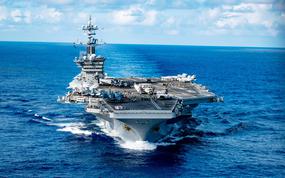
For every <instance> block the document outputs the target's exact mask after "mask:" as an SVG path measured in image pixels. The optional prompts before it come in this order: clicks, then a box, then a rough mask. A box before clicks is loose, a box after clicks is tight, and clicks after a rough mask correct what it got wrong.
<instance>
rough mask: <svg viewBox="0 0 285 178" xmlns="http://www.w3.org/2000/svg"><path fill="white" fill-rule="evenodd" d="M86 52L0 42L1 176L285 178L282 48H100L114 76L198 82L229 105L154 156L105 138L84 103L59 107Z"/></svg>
mask: <svg viewBox="0 0 285 178" xmlns="http://www.w3.org/2000/svg"><path fill="white" fill-rule="evenodd" d="M81 50H82V48H80V47H77V48H75V47H74V46H73V45H72V44H69V43H36V42H35V43H32V42H0V71H1V74H0V119H1V124H0V177H221V176H224V177H261V176H262V177H263V176H264V177H284V175H285V70H284V69H285V49H284V48H253V47H203V46H164V45H119V44H107V45H101V46H98V49H97V52H98V54H100V55H103V56H105V57H106V58H107V60H106V67H105V71H106V72H107V73H108V75H110V76H116V77H126V76H147V77H150V76H161V75H176V74H181V73H188V74H195V75H196V77H197V83H201V84H203V85H206V86H207V87H208V88H209V89H210V90H211V91H213V92H215V93H216V94H217V95H219V96H223V97H224V103H210V104H201V105H199V106H198V107H197V108H196V109H195V110H194V111H193V117H194V118H196V119H197V120H199V121H201V124H200V125H199V126H198V127H197V128H196V130H195V132H193V135H187V136H185V135H184V137H183V138H180V139H177V140H179V141H177V142H175V143H173V144H165V145H163V144H162V145H155V146H153V147H150V149H144V148H142V149H138V147H139V145H132V144H131V145H127V146H126V145H122V144H121V143H120V142H118V141H117V140H116V139H114V138H112V137H110V136H108V135H105V134H104V133H103V132H102V130H100V128H99V127H98V126H97V125H96V124H94V122H96V118H95V117H94V116H92V115H90V114H88V113H86V112H85V111H84V105H80V104H79V105H72V104H60V103H57V97H58V96H62V95H64V94H65V92H66V91H67V90H66V87H67V86H68V83H69V82H70V81H71V80H72V78H73V77H74V76H75V75H77V74H78V73H79V68H77V67H76V65H75V64H74V63H73V59H74V57H76V56H77V55H78V53H79V52H80V51H81ZM137 146H138V147H137Z"/></svg>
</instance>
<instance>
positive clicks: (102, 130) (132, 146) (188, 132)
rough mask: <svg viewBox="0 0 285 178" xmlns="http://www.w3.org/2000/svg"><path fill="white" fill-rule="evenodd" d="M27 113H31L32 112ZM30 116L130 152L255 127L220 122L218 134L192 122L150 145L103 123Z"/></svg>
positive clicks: (201, 123) (79, 135)
mask: <svg viewBox="0 0 285 178" xmlns="http://www.w3.org/2000/svg"><path fill="white" fill-rule="evenodd" d="M28 112H29V113H31V112H32V111H28ZM30 115H31V116H32V119H30V122H32V123H38V124H43V125H46V126H53V127H56V131H59V132H67V133H70V134H73V135H75V136H76V137H80V139H82V138H84V139H86V140H87V139H88V140H99V139H104V140H106V137H108V138H109V139H107V140H108V141H110V140H113V141H114V143H115V144H117V145H118V146H119V147H121V148H124V149H129V150H155V149H156V148H158V147H165V146H170V145H176V144H181V143H182V144H183V143H189V141H191V142H192V141H193V140H194V141H195V142H197V140H200V139H202V138H205V137H206V138H209V137H219V136H226V135H230V134H234V133H236V132H239V131H242V130H246V129H250V127H251V126H253V125H252V124H250V123H245V122H238V123H234V124H232V123H231V122H230V121H227V123H224V122H221V123H222V124H223V126H224V128H223V129H220V130H219V129H215V131H212V130H209V129H208V128H205V125H207V122H206V123H205V122H203V121H201V120H198V119H195V118H191V119H190V120H189V121H188V122H186V123H185V122H184V123H183V125H182V126H179V127H178V126H177V125H176V126H175V124H174V125H173V129H172V131H171V132H170V133H169V134H168V135H167V136H165V137H164V138H162V139H160V140H158V141H157V142H155V143H151V142H148V141H132V140H128V139H127V138H121V137H120V133H118V132H117V131H116V130H113V129H110V128H108V127H106V125H105V124H104V122H103V121H101V120H97V119H95V120H93V119H92V120H91V121H90V120H88V121H86V122H85V121H79V120H78V118H77V119H75V118H69V117H57V118H50V117H49V116H44V115H42V114H38V113H35V114H30ZM215 125H217V123H215ZM225 125H227V127H225ZM255 129H256V128H255ZM101 137H102V138H101Z"/></svg>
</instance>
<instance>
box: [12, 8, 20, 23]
mask: <svg viewBox="0 0 285 178" xmlns="http://www.w3.org/2000/svg"><path fill="white" fill-rule="evenodd" d="M10 15H11V17H12V19H13V21H14V22H20V21H22V12H21V11H20V10H19V9H16V10H13V11H11V14H10Z"/></svg>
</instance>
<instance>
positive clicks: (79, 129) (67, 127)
mask: <svg viewBox="0 0 285 178" xmlns="http://www.w3.org/2000/svg"><path fill="white" fill-rule="evenodd" d="M54 125H56V126H58V127H61V128H59V129H57V131H61V132H70V133H72V134H75V135H84V136H91V135H92V132H91V131H89V130H84V128H85V126H84V124H83V123H81V122H77V123H58V124H54Z"/></svg>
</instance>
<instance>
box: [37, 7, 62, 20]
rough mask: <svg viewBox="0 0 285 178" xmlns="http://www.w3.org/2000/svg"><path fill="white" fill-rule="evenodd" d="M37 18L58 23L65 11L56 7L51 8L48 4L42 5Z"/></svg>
mask: <svg viewBox="0 0 285 178" xmlns="http://www.w3.org/2000/svg"><path fill="white" fill-rule="evenodd" d="M36 17H37V19H39V20H43V21H46V22H49V23H57V22H59V21H61V19H62V17H63V13H62V12H60V11H59V10H57V9H55V8H49V7H47V6H42V7H41V8H40V9H39V10H38V14H37V16H36Z"/></svg>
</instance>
